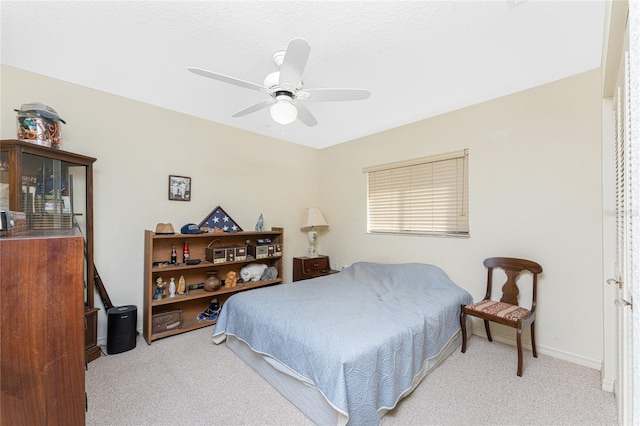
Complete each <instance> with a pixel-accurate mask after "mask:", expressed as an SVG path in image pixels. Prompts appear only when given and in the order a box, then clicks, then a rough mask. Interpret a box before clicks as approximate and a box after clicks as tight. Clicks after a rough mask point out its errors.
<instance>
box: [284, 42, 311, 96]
mask: <svg viewBox="0 0 640 426" xmlns="http://www.w3.org/2000/svg"><path fill="white" fill-rule="evenodd" d="M310 53H311V45H310V44H309V42H308V41H307V40H305V39H303V38H294V39H293V40H291V41H290V42H289V46H288V47H287V51H286V53H285V54H284V59H283V60H282V66H281V67H280V84H285V83H289V84H291V86H292V87H296V86H297V85H298V83H300V81H302V72H303V71H304V67H306V66H307V61H308V60H309V54H310Z"/></svg>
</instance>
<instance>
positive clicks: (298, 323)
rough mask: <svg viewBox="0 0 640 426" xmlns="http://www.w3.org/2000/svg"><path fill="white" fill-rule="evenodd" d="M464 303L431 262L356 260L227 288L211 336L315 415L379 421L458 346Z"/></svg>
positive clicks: (320, 419) (323, 420) (331, 420)
mask: <svg viewBox="0 0 640 426" xmlns="http://www.w3.org/2000/svg"><path fill="white" fill-rule="evenodd" d="M468 303H472V297H471V295H470V294H469V293H468V292H467V291H465V290H464V289H462V288H460V287H459V286H457V285H456V284H455V283H453V281H451V280H450V279H449V277H448V276H447V275H446V274H445V273H444V271H442V270H441V269H440V268H438V267H436V266H433V265H427V264H420V263H407V264H394V265H389V264H378V263H369V262H358V263H355V264H353V265H351V266H350V267H348V268H346V269H345V270H343V271H342V272H340V273H339V274H333V275H329V276H323V277H319V278H314V279H311V280H305V281H299V282H296V283H292V284H284V285H278V286H273V287H268V288H260V289H255V290H252V291H248V292H242V293H237V294H235V295H233V296H232V297H230V298H229V299H228V300H227V301H226V302H225V304H224V306H223V308H222V311H221V312H220V316H219V317H218V322H217V323H216V326H215V329H214V331H213V340H214V342H215V343H217V344H220V343H222V342H223V341H225V340H226V342H227V346H228V347H229V348H230V349H231V350H233V351H234V352H235V353H236V354H237V355H238V356H239V357H240V358H241V359H243V360H244V361H245V362H246V363H247V364H249V365H250V366H252V367H253V368H254V369H255V370H256V371H257V372H258V373H259V374H260V375H261V376H262V377H263V378H265V379H266V380H267V381H268V382H269V383H270V384H271V385H272V386H273V387H275V388H276V389H277V390H278V391H280V392H281V393H282V394H283V395H284V396H285V397H286V398H287V399H289V400H290V401H291V402H292V403H293V404H294V405H296V406H297V407H298V408H299V409H300V410H301V411H302V412H303V413H305V414H306V415H307V416H308V417H309V418H310V419H311V420H313V421H314V422H315V423H317V424H347V423H348V424H349V425H375V424H379V422H380V418H381V417H382V416H384V414H386V413H387V412H388V411H389V410H391V409H393V408H394V407H395V406H396V404H397V403H398V401H399V400H400V399H402V398H403V397H405V396H406V395H408V394H409V393H411V392H412V391H413V390H414V389H415V388H416V386H417V385H418V384H419V383H420V381H421V380H422V379H423V378H424V377H425V376H426V375H427V374H428V373H429V372H430V371H431V370H432V369H433V368H435V367H436V366H437V365H438V364H439V363H440V362H441V361H442V360H444V359H445V358H446V357H447V356H448V355H450V354H451V353H452V352H453V351H454V350H455V349H456V348H457V347H458V346H459V345H460V343H461V337H460V322H459V314H460V305H462V304H468Z"/></svg>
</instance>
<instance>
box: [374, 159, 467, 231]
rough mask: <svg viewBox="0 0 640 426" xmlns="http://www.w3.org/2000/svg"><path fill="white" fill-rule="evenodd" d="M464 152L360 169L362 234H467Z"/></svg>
mask: <svg viewBox="0 0 640 426" xmlns="http://www.w3.org/2000/svg"><path fill="white" fill-rule="evenodd" d="M468 157H469V153H468V150H466V149H465V150H463V151H456V152H451V153H448V154H442V155H437V156H430V157H424V158H418V159H415V160H409V161H402V162H397V163H390V164H383V165H379V166H372V167H366V168H365V169H364V170H363V172H364V173H367V232H369V233H381V234H418V235H441V236H468V235H469V185H468V179H469V173H468Z"/></svg>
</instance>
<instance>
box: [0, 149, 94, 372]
mask: <svg viewBox="0 0 640 426" xmlns="http://www.w3.org/2000/svg"><path fill="white" fill-rule="evenodd" d="M95 161H96V159H95V158H92V157H87V156H84V155H80V154H74V153H71V152H68V151H64V150H61V149H55V148H49V147H46V146H40V145H36V144H33V143H29V142H22V141H18V140H2V141H0V210H8V211H13V212H24V213H25V215H26V220H27V230H29V231H32V230H37V231H38V232H39V233H42V232H45V233H47V232H50V233H51V234H55V233H56V232H62V231H65V230H69V229H73V228H76V229H78V230H80V232H81V233H82V236H83V237H84V241H85V268H84V269H85V277H84V279H85V290H84V304H85V354H86V358H87V361H92V360H94V359H96V358H98V357H99V356H100V348H99V347H98V346H97V327H98V321H97V320H98V316H97V311H98V309H97V308H95V307H94V285H95V267H94V262H93V163H94V162H95ZM61 255H62V256H63V255H64V254H63V253H61ZM16 259H18V260H19V259H20V253H17V254H16ZM60 302H61V303H64V299H62V300H61V301H60Z"/></svg>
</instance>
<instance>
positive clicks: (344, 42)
mask: <svg viewBox="0 0 640 426" xmlns="http://www.w3.org/2000/svg"><path fill="white" fill-rule="evenodd" d="M0 7H1V9H0V13H1V24H2V25H1V36H2V41H1V43H2V44H1V47H2V49H1V59H2V63H3V64H6V65H10V66H13V67H17V68H21V69H25V70H28V71H32V72H36V73H39V74H43V75H46V76H49V77H53V78H56V79H60V80H64V81H69V82H72V83H76V84H79V85H82V86H86V87H90V88H93V89H98V90H102V91H105V92H110V93H113V94H116V95H120V96H124V97H126V98H130V99H134V100H138V101H142V102H146V103H149V104H153V105H158V106H161V107H164V108H168V109H171V110H175V111H180V112H183V113H185V114H189V115H193V116H198V117H202V118H204V119H207V120H211V121H215V122H218V123H224V124H227V125H229V126H233V127H236V128H240V129H245V130H248V131H251V132H255V133H260V134H264V135H267V136H271V137H274V138H279V139H283V140H287V141H291V142H294V143H298V144H302V145H306V146H310V147H317V148H323V147H327V146H331V145H335V144H338V143H342V142H346V141H348V140H352V139H355V138H358V137H362V136H366V135H370V134H373V133H377V132H380V131H383V130H386V129H390V128H393V127H397V126H401V125H404V124H407V123H411V122H415V121H418V120H422V119H424V118H427V117H431V116H435V115H438V114H442V113H445V112H448V111H452V110H455V109H458V108H461V107H465V106H468V105H473V104H476V103H478V102H482V101H485V100H489V99H493V98H496V97H499V96H503V95H506V94H509V93H514V92H517V91H520V90H524V89H527V88H531V87H535V86H538V85H541V84H544V83H547V82H550V81H554V80H557V79H561V78H564V77H567V76H570V75H573V74H577V73H581V72H584V71H587V70H591V69H593V68H597V67H599V66H600V56H601V50H602V49H601V46H602V37H603V27H604V15H605V3H604V2H602V1H585V0H583V1H558V0H556V1H535V0H528V1H523V0H512V1H507V0H495V1H407V2H404V1H372V2H363V1H297V2H285V1H243V2H240V1H216V2H213V1H210V2H206V1H189V2H186V1H162V2H159V1H154V2H137V1H121V2H116V1H104V2H102V1H99V2H96V1H74V2H70V1H47V2H37V3H34V2H30V1H6V0H3V1H2V3H1V6H0ZM295 37H302V38H305V39H306V40H307V41H308V42H309V43H310V44H311V56H310V58H309V62H308V63H307V67H306V70H305V72H304V74H303V81H304V85H305V87H306V88H322V87H344V88H364V89H368V90H370V91H371V97H370V98H369V99H366V100H362V101H350V102H323V103H319V102H314V103H306V106H307V108H308V109H309V110H310V111H311V112H312V113H313V114H314V115H315V117H316V118H317V120H318V122H319V124H318V125H317V126H315V127H306V126H305V125H303V124H302V123H301V122H300V121H296V122H295V123H293V124H289V125H286V126H283V125H280V124H277V123H275V122H273V121H272V120H271V118H270V116H269V110H268V109H263V110H261V111H258V112H256V113H253V114H250V115H248V116H245V117H240V118H232V117H231V115H232V114H234V113H235V112H237V111H239V110H241V109H243V108H245V107H247V106H249V105H252V104H254V103H257V102H259V101H261V100H263V99H265V98H266V96H267V95H265V94H263V93H261V92H257V91H252V90H248V89H244V88H241V87H236V86H232V85H228V84H225V83H221V82H218V81H214V80H210V79H206V78H204V77H201V76H198V75H195V74H192V73H190V72H187V70H186V68H187V67H189V66H192V67H199V68H204V69H208V70H211V71H215V72H218V73H222V74H226V75H230V76H234V77H236V78H239V79H243V80H248V81H251V82H255V83H258V84H262V82H263V80H264V77H265V76H266V75H267V74H269V73H270V72H273V71H275V70H276V69H275V66H274V64H273V61H272V55H273V53H274V52H275V51H276V50H283V49H285V48H286V47H287V44H288V42H289V40H291V39H292V38H295ZM24 101H25V103H26V102H34V101H39V100H38V99H25V100H24ZM51 106H52V107H53V108H55V107H56V106H55V105H51ZM5 107H7V106H5ZM8 107H11V108H15V107H19V105H11V106H8ZM58 112H59V113H60V115H61V116H62V117H63V118H64V117H65V116H64V111H58ZM70 124H71V123H70Z"/></svg>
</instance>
